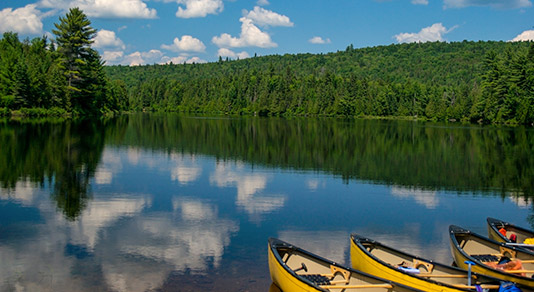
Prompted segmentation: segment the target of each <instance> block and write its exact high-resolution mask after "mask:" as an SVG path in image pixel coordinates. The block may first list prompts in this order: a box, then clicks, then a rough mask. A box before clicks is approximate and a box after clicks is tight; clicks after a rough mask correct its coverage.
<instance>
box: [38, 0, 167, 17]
mask: <svg viewBox="0 0 534 292" xmlns="http://www.w3.org/2000/svg"><path fill="white" fill-rule="evenodd" d="M39 6H41V7H45V8H57V9H67V8H72V7H79V8H80V9H81V10H83V12H84V13H85V14H87V16H89V17H100V18H156V16H157V15H156V9H150V8H148V7H147V5H146V3H145V2H143V1H142V0H41V1H40V2H39Z"/></svg>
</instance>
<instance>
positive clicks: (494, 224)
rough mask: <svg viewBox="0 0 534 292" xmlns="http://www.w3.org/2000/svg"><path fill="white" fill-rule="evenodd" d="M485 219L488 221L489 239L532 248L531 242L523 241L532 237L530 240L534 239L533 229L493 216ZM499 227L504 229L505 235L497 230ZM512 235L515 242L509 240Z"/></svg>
mask: <svg viewBox="0 0 534 292" xmlns="http://www.w3.org/2000/svg"><path fill="white" fill-rule="evenodd" d="M486 221H487V222H488V236H489V238H490V239H493V240H495V241H498V242H505V243H507V244H509V245H513V246H515V247H521V248H529V249H534V245H533V244H525V243H524V242H525V240H526V239H528V238H532V239H533V240H532V241H534V231H532V230H528V229H526V228H523V227H520V226H517V225H514V224H512V223H509V222H506V221H502V220H499V219H495V218H490V217H488V218H487V220H486ZM501 228H502V229H504V231H505V232H506V235H504V234H502V233H501V232H499V230H500V229H501ZM512 235H515V237H516V241H515V242H512V240H510V238H511V237H512Z"/></svg>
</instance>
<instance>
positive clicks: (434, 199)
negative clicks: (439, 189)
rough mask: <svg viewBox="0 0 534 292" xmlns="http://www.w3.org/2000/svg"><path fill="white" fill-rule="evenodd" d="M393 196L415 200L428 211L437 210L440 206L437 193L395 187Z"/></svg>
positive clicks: (392, 189)
mask: <svg viewBox="0 0 534 292" xmlns="http://www.w3.org/2000/svg"><path fill="white" fill-rule="evenodd" d="M391 194H392V195H393V196H395V197H399V198H404V199H408V198H413V199H414V200H415V201H416V202H417V203H418V204H419V205H422V206H424V207H425V208H427V209H435V208H436V207H438V206H439V198H438V196H437V194H436V191H425V190H422V189H419V188H415V187H410V188H406V187H402V186H393V187H392V188H391Z"/></svg>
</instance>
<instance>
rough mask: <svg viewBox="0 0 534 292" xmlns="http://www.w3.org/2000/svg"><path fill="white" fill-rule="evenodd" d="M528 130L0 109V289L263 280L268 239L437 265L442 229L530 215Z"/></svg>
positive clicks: (249, 284) (243, 286)
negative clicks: (88, 117)
mask: <svg viewBox="0 0 534 292" xmlns="http://www.w3.org/2000/svg"><path fill="white" fill-rule="evenodd" d="M533 154H534V132H533V131H532V130H530V129H524V128H514V129H508V128H491V127H477V126H473V127H466V126H458V125H452V126H446V125H438V124H424V123H413V122H399V121H364V120H357V121H343V120H334V119H324V120H323V119H289V120H287V119H274V118H271V119H267V118H264V119H262V118H243V119H239V118H236V119H232V118H198V117H197V118H195V117H179V116H171V115H161V116H157V115H137V116H129V117H121V118H119V119H114V120H105V121H85V122H69V123H52V122H42V123H21V122H7V121H4V122H0V290H1V291H146V290H156V291H269V288H270V285H271V281H270V278H269V271H268V266H267V239H268V237H271V236H273V237H278V238H281V239H283V240H286V241H289V242H291V243H294V244H296V245H298V246H300V247H303V248H305V249H308V250H310V251H312V252H315V253H318V254H320V255H322V256H324V257H327V258H330V259H333V260H335V261H339V262H342V263H346V264H349V263H350V262H349V235H350V233H351V232H356V233H360V234H364V235H367V236H369V237H371V238H374V239H377V240H380V241H382V242H384V243H387V244H390V245H392V246H395V247H398V248H401V249H405V250H407V251H410V252H413V253H417V254H419V255H422V256H424V257H428V258H434V259H436V260H439V261H442V262H446V263H451V262H452V258H451V256H450V252H449V243H448V237H447V228H448V226H449V225H450V224H457V225H460V226H463V227H467V228H470V229H472V230H474V231H476V232H479V233H483V234H485V232H486V226H485V219H486V217H488V216H492V217H496V218H502V219H506V220H509V221H511V222H515V223H516V224H519V225H522V226H525V227H532V226H533V223H534V218H533V217H534V216H533V214H534V211H533V207H532V198H533V197H534V155H533Z"/></svg>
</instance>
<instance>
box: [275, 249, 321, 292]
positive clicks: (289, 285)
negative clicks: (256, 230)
mask: <svg viewBox="0 0 534 292" xmlns="http://www.w3.org/2000/svg"><path fill="white" fill-rule="evenodd" d="M269 272H270V274H271V280H272V281H273V283H275V284H276V285H277V286H278V287H279V288H280V289H281V290H282V291H295V292H305V291H313V292H315V291H319V292H323V291H324V290H319V289H316V288H314V287H312V286H310V285H307V284H306V283H303V282H302V281H299V280H298V279H297V278H295V277H294V276H293V275H291V274H290V273H289V272H288V271H287V270H286V269H284V268H283V267H282V266H281V265H280V264H279V262H278V260H277V259H276V257H275V255H274V253H273V250H272V249H271V247H269Z"/></svg>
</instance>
